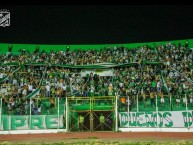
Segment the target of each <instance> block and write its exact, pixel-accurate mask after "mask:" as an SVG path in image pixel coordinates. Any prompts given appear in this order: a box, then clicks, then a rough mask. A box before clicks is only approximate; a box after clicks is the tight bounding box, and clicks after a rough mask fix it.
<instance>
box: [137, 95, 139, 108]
mask: <svg viewBox="0 0 193 145" xmlns="http://www.w3.org/2000/svg"><path fill="white" fill-rule="evenodd" d="M138 95H139V92H138V93H137V112H139V102H138V98H139V97H138Z"/></svg>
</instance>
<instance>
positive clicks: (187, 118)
mask: <svg viewBox="0 0 193 145" xmlns="http://www.w3.org/2000/svg"><path fill="white" fill-rule="evenodd" d="M185 100H186V113H187V115H186V120H187V122H188V129H189V117H188V104H187V101H188V100H187V96H186V94H185Z"/></svg>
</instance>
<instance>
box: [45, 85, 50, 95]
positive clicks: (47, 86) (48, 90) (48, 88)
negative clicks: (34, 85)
mask: <svg viewBox="0 0 193 145" xmlns="http://www.w3.org/2000/svg"><path fill="white" fill-rule="evenodd" d="M46 96H47V97H50V85H49V84H47V85H46Z"/></svg>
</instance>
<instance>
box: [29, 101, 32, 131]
mask: <svg viewBox="0 0 193 145" xmlns="http://www.w3.org/2000/svg"><path fill="white" fill-rule="evenodd" d="M31 103H32V100H31V98H30V102H29V104H30V106H29V108H30V113H29V127H30V129H31V105H32V104H31Z"/></svg>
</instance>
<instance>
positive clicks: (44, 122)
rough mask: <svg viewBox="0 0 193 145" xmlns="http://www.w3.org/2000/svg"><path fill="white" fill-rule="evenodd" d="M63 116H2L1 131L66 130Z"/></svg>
mask: <svg viewBox="0 0 193 145" xmlns="http://www.w3.org/2000/svg"><path fill="white" fill-rule="evenodd" d="M64 126H65V119H64V116H63V115H59V117H58V116H57V115H32V116H31V117H30V116H29V115H19V116H14V115H13V116H8V115H2V118H1V124H0V130H29V129H33V130H35V129H64Z"/></svg>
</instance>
